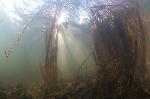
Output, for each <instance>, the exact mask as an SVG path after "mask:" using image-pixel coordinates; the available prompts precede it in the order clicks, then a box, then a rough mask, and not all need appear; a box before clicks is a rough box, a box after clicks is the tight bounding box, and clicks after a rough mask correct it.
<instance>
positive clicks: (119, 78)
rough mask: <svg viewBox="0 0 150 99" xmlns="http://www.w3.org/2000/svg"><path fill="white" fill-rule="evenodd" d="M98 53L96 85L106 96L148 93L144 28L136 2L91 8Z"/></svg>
mask: <svg viewBox="0 0 150 99" xmlns="http://www.w3.org/2000/svg"><path fill="white" fill-rule="evenodd" d="M91 16H92V19H93V23H94V29H93V39H94V44H95V51H96V54H97V60H98V63H97V68H98V71H97V77H98V79H100V81H98V83H97V86H98V87H99V88H100V89H101V93H102V95H103V96H106V97H107V96H108V95H109V97H118V96H120V97H130V96H132V95H133V96H136V95H138V96H142V95H143V94H146V92H145V87H143V86H144V84H145V83H143V81H144V78H145V77H144V75H145V71H146V70H145V62H146V59H145V43H146V42H145V36H146V34H145V31H144V28H143V25H142V21H141V18H140V14H139V8H138V6H137V5H136V4H135V5H134V4H131V5H128V6H124V5H123V6H111V7H110V6H103V7H101V5H100V6H99V7H98V6H96V7H92V8H91Z"/></svg>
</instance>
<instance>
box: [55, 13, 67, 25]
mask: <svg viewBox="0 0 150 99" xmlns="http://www.w3.org/2000/svg"><path fill="white" fill-rule="evenodd" d="M67 20H68V13H67V11H62V12H61V15H60V16H59V18H58V21H57V23H58V24H62V23H64V22H67Z"/></svg>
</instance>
